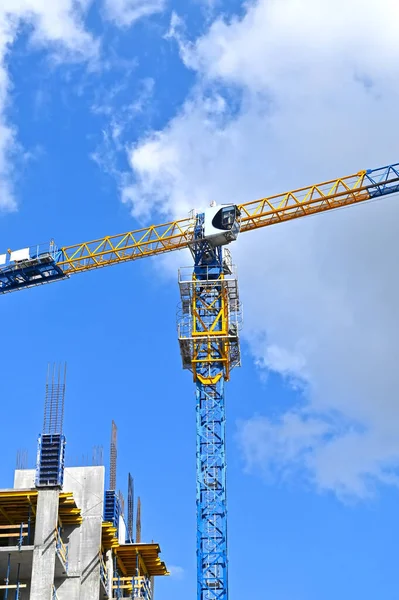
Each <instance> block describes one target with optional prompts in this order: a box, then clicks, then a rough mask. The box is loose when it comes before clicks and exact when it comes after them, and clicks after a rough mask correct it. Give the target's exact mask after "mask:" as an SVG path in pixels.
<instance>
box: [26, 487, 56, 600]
mask: <svg viewBox="0 0 399 600" xmlns="http://www.w3.org/2000/svg"><path fill="white" fill-rule="evenodd" d="M58 505H59V490H53V489H52V490H39V495H38V499H37V511H36V524H35V541H34V550H33V564H32V582H31V592H30V600H52V597H53V583H54V571H55V553H56V540H55V532H56V528H57V522H58Z"/></svg>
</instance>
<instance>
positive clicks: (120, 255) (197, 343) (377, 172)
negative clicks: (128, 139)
mask: <svg viewBox="0 0 399 600" xmlns="http://www.w3.org/2000/svg"><path fill="white" fill-rule="evenodd" d="M397 192H399V164H393V165H388V166H385V167H381V168H378V169H372V170H364V171H360V172H359V173H356V174H354V175H349V176H347V177H343V178H339V179H334V180H331V181H327V182H323V183H320V184H318V185H312V186H309V187H305V188H300V189H297V190H293V191H291V192H287V193H284V194H279V195H275V196H271V197H267V198H261V199H260V200H256V201H253V202H247V203H244V204H240V205H238V206H237V207H236V208H237V213H238V214H240V231H241V232H247V231H252V230H255V229H258V228H260V227H266V226H269V225H273V224H275V223H279V222H284V221H289V220H292V219H297V218H300V217H304V216H307V215H312V214H315V213H320V212H324V211H329V210H333V209H335V208H341V207H345V206H349V205H352V204H357V203H362V202H365V201H367V200H371V199H375V198H378V197H382V196H387V195H389V194H394V193H397ZM224 243H228V242H224ZM182 248H190V250H191V252H192V255H193V258H194V269H192V267H191V268H190V269H189V270H184V269H181V270H180V273H179V286H180V295H181V305H180V313H179V322H178V335H179V343H180V350H181V356H182V361H183V368H185V369H189V370H190V371H191V372H192V374H193V379H194V382H195V385H196V399H197V401H196V411H197V599H198V600H227V599H228V577H227V571H228V562H227V504H226V452H225V398H224V382H225V381H228V380H229V378H230V373H231V370H232V369H233V368H234V367H236V366H239V364H240V350H239V339H238V333H239V326H240V322H241V313H240V302H239V297H238V286H237V279H236V277H235V272H234V268H233V266H232V264H231V259H230V254H229V252H228V250H227V249H226V248H224V247H223V248H222V247H221V246H219V245H212V244H210V243H209V241H208V240H207V238H206V235H205V234H204V214H202V213H201V214H198V215H193V217H192V218H188V219H181V220H177V221H171V222H169V223H165V224H163V225H157V226H154V225H153V226H151V227H147V228H143V229H139V230H135V231H130V232H127V233H124V234H121V235H116V236H106V237H104V238H99V239H97V240H93V241H90V242H84V243H83V244H77V245H74V246H65V247H62V248H57V246H56V245H55V244H54V242H51V243H50V244H47V245H45V246H44V247H43V246H35V247H32V248H25V249H23V250H20V251H16V252H12V251H8V252H7V253H5V254H0V294H1V293H8V292H12V291H16V290H20V289H24V288H28V287H33V286H37V285H41V284H44V283H50V282H52V281H56V280H60V279H66V278H68V277H69V276H70V275H73V274H76V273H82V272H85V271H89V270H93V269H98V268H102V267H106V266H111V265H115V264H120V263H124V262H128V261H133V260H136V259H139V258H144V257H146V256H154V255H157V254H163V253H165V252H170V251H173V250H179V249H182ZM137 509H138V512H137V515H138V516H137V533H136V541H137V542H139V541H140V516H139V515H140V501H138V507H137Z"/></svg>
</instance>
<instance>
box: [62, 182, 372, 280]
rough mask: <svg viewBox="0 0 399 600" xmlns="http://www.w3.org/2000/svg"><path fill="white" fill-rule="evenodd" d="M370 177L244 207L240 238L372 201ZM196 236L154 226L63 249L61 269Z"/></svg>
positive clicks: (152, 251) (100, 263)
mask: <svg viewBox="0 0 399 600" xmlns="http://www.w3.org/2000/svg"><path fill="white" fill-rule="evenodd" d="M365 175H366V171H360V172H359V173H356V174H354V175H348V176H347V177H342V178H339V179H332V180H331V181H325V182H322V183H319V184H317V185H312V186H308V187H303V188H299V189H296V190H292V191H290V192H286V193H284V194H277V195H275V196H269V197H266V198H260V199H258V200H254V201H251V202H246V203H244V204H239V205H238V208H239V209H240V211H241V214H242V219H241V232H245V231H251V230H253V229H258V228H260V227H266V226H267V225H273V224H274V223H280V222H284V221H289V220H292V219H298V218H300V217H304V216H306V215H310V214H315V213H320V212H323V211H327V210H332V209H334V208H340V207H342V206H349V205H351V204H355V203H359V202H363V201H365V200H368V199H369V197H370V196H369V192H368V189H369V188H370V187H371V186H370V184H369V183H368V185H367V186H366V185H364V183H365V182H364V180H365ZM193 236H194V219H192V218H187V219H180V220H177V221H171V222H169V223H164V224H162V225H151V226H150V227H145V228H143V229H138V230H135V231H128V232H126V233H123V234H119V235H114V236H106V237H103V238H99V239H96V240H92V241H90V242H83V243H82V244H76V245H74V246H66V247H64V248H61V251H62V253H63V258H62V259H61V260H60V261H59V262H58V263H57V264H58V266H60V267H61V269H62V270H63V271H64V273H65V274H67V275H72V274H73V273H81V272H84V271H90V270H93V269H98V268H101V267H106V266H110V265H114V264H119V263H123V262H127V261H132V260H136V259H138V258H143V257H145V256H155V255H157V254H164V253H165V252H171V251H172V250H181V249H182V248H187V247H188V245H189V244H190V242H192V241H193Z"/></svg>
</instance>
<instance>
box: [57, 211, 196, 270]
mask: <svg viewBox="0 0 399 600" xmlns="http://www.w3.org/2000/svg"><path fill="white" fill-rule="evenodd" d="M193 228H194V220H193V219H181V220H179V221H173V222H171V223H164V224H162V225H151V226H150V227H146V228H144V229H138V230H136V231H129V232H127V233H123V234H120V235H114V236H107V237H104V238H100V239H98V240H93V241H91V242H84V243H83V244H77V245H75V246H67V247H65V248H61V250H62V252H63V259H62V260H61V261H60V262H58V263H57V264H58V266H60V267H61V268H62V270H63V271H64V273H66V274H68V275H70V274H72V273H80V272H82V271H89V270H92V269H98V268H101V267H106V266H109V265H114V264H118V263H122V262H126V261H131V260H135V259H137V258H143V257H144V256H155V255H156V254H162V253H165V252H170V251H171V250H178V249H180V248H186V247H187V245H188V243H189V242H190V241H191V239H192V237H193Z"/></svg>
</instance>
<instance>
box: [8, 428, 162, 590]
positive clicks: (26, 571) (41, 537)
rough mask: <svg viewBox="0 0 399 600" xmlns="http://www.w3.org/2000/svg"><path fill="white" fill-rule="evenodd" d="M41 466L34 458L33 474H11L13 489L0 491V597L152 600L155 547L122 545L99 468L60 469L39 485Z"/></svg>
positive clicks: (120, 525)
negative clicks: (57, 474)
mask: <svg viewBox="0 0 399 600" xmlns="http://www.w3.org/2000/svg"><path fill="white" fill-rule="evenodd" d="M42 438H43V436H42ZM42 441H43V439H42ZM56 441H57V440H56ZM56 446H57V444H56ZM39 448H40V445H39ZM39 454H40V453H39ZM47 456H48V454H47ZM58 460H59V454H58V455H57V461H58ZM44 462H45V461H44V458H43V455H41V456H40V455H39V456H38V468H37V469H36V470H33V469H32V470H29V469H26V470H25V469H24V470H16V471H15V477H14V488H13V489H3V490H0V598H3V599H4V600H11V599H12V600H14V598H15V599H17V600H28V599H30V600H56V599H58V600H105V599H108V600H111V599H114V598H141V599H145V600H152V599H153V597H154V591H153V587H154V585H153V582H154V577H157V576H163V575H167V574H168V572H167V569H166V566H165V564H164V563H163V562H162V561H161V559H160V558H159V553H160V548H159V545H158V544H155V543H151V544H144V543H132V542H130V543H126V529H127V528H126V524H125V520H124V517H123V515H122V514H121V510H120V509H121V507H120V501H119V498H118V497H117V496H116V494H115V492H114V491H112V490H106V485H105V468H104V467H103V466H88V467H71V468H63V467H62V477H61V481H58V482H57V481H55V482H54V481H53V482H52V481H51V480H48V481H47V482H44V481H43V479H42V480H40V466H41V467H43V463H44ZM54 483H55V484H56V485H54ZM106 504H107V505H108V506H106ZM107 510H108V516H107V519H109V517H110V516H111V520H105V518H104V514H107Z"/></svg>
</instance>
